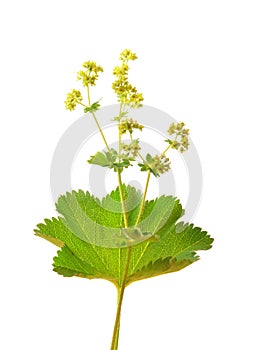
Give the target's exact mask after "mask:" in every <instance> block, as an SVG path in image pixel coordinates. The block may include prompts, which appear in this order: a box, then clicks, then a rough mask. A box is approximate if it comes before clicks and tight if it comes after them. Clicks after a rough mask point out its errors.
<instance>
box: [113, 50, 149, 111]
mask: <svg viewBox="0 0 254 350" xmlns="http://www.w3.org/2000/svg"><path fill="white" fill-rule="evenodd" d="M136 59H137V56H136V54H135V53H133V52H131V51H130V50H124V51H123V52H122V53H121V55H120V60H121V61H122V65H121V66H116V67H115V68H114V70H113V74H114V75H115V76H116V80H115V81H114V82H113V83H112V88H113V90H114V91H115V93H116V95H117V97H118V101H119V103H121V104H124V105H128V106H130V107H131V108H138V107H141V106H142V101H143V100H144V98H143V95H142V93H140V92H138V91H137V88H136V87H135V86H132V85H131V84H130V83H129V81H128V72H129V65H128V63H129V61H130V60H131V61H134V60H136Z"/></svg>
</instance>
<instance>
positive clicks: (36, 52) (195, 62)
mask: <svg viewBox="0 0 254 350" xmlns="http://www.w3.org/2000/svg"><path fill="white" fill-rule="evenodd" d="M0 7H1V8H0V27H1V28H0V30H1V56H0V57H1V65H0V84H1V107H0V108H1V129H0V130H1V137H0V141H1V158H0V159H1V187H2V188H1V203H2V206H1V254H0V259H1V299H0V302H1V311H0V315H1V316H0V317H1V333H2V335H1V339H0V347H1V349H4V350H10V349H11V350H12V349H15V350H16V349H37V350H42V349H43V350H44V349H62V350H64V349H70V348H71V349H76V350H79V349H80V350H81V349H88V350H93V349H94V350H104V349H109V344H110V338H111V331H112V326H113V321H114V316H115V315H114V313H115V298H116V293H115V290H114V287H113V285H111V284H110V283H108V282H106V281H96V280H95V281H88V280H83V279H78V278H70V279H67V278H62V277H61V276H59V275H57V274H55V273H53V272H51V262H52V257H53V256H54V254H55V252H56V247H54V246H53V245H50V244H49V243H47V242H46V241H43V240H41V239H39V238H37V237H34V236H33V229H34V227H35V225H36V224H37V223H38V222H41V221H42V220H43V218H44V217H50V216H53V215H55V214H56V213H55V210H54V206H53V203H52V198H51V193H50V188H49V170H50V163H51V158H52V154H53V152H54V149H55V146H56V144H57V142H58V140H59V138H60V137H61V135H62V134H63V133H64V131H65V130H66V129H67V128H68V127H69V126H70V125H71V123H72V122H73V121H74V120H76V119H77V118H79V117H80V116H81V111H77V112H74V113H69V112H67V111H65V109H64V105H63V100H64V99H65V94H66V92H67V91H68V90H69V89H70V88H72V87H74V86H76V85H75V84H76V82H75V72H76V71H77V70H79V68H80V64H81V63H82V62H83V61H84V60H87V59H94V60H96V61H97V62H99V63H100V64H101V65H103V67H104V69H105V73H104V75H103V79H101V81H100V83H99V84H98V89H97V92H98V96H99V97H101V96H103V104H104V105H107V104H111V103H115V98H114V95H113V93H112V92H111V90H110V85H111V81H112V78H111V69H112V65H115V64H116V62H117V57H118V55H119V53H120V51H121V50H122V49H124V48H131V49H132V50H133V51H135V52H136V53H137V54H138V57H139V60H138V61H136V62H135V65H133V73H132V74H133V75H132V79H133V80H135V83H136V85H137V86H138V88H139V89H140V90H141V91H142V92H143V94H144V97H145V103H146V104H148V105H151V106H154V107H156V108H159V109H161V110H164V111H167V112H168V113H169V114H170V115H172V116H173V117H174V118H176V119H178V120H184V121H185V122H186V124H187V125H188V126H190V128H191V135H192V139H193V141H194V142H195V145H196V147H197V148H198V151H199V154H200V158H201V161H202V166H203V173H204V174H203V175H204V191H203V197H202V202H201V205H200V208H199V211H198V213H197V215H196V217H195V220H194V221H195V224H196V225H198V226H201V227H203V228H205V229H207V230H208V231H209V233H210V234H211V235H212V236H213V237H214V238H215V243H214V247H213V249H212V250H210V251H208V252H204V254H202V259H201V260H200V261H199V262H197V263H195V264H193V265H192V266H190V267H189V268H186V269H185V270H183V271H181V272H179V273H175V274H171V275H165V276H162V277H158V278H155V279H151V280H146V281H143V282H139V283H137V284H134V285H132V286H131V287H129V289H127V291H126V299H125V302H124V307H123V319H122V328H121V338H120V344H119V350H129V349H133V350H138V349H148V350H152V349H162V350H164V349H165V350H166V349H174V350H183V349H186V348H188V349H190V350H191V349H195V350H201V349H206V350H210V349H232V348H233V349H244V350H252V349H253V348H254V340H253V334H251V332H253V322H254V320H253V313H254V309H253V292H254V290H253V284H252V282H253V243H254V239H253V237H254V230H253V224H252V221H253V194H254V193H253V178H254V177H253V122H252V121H253V117H254V103H253V93H254V64H253V62H254V48H253V34H254V22H253V16H254V8H253V2H252V1H246V0H241V1H234V0H231V1H226V0H214V1H201V0H200V1H197V0H194V1H183V0H179V1H161V0H157V1H149V0H147V1H137V0H136V1H132V0H129V1H119V0H118V1H112V0H108V1H75V0H74V1H64V0H61V1H56V0H55V1H47V0H44V1H28V0H24V1H8V2H7V1H5V2H2V3H1V6H0ZM134 67H135V68H134ZM134 72H135V73H134Z"/></svg>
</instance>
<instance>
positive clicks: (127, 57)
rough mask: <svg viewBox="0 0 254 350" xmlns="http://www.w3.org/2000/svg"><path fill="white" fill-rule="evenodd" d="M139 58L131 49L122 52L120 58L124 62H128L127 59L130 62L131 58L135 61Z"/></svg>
mask: <svg viewBox="0 0 254 350" xmlns="http://www.w3.org/2000/svg"><path fill="white" fill-rule="evenodd" d="M137 58H138V57H137V55H136V54H135V53H134V52H132V51H131V50H129V49H125V50H123V51H122V52H121V54H120V60H121V61H123V62H126V61H127V62H128V61H129V60H132V61H134V60H136V59H137Z"/></svg>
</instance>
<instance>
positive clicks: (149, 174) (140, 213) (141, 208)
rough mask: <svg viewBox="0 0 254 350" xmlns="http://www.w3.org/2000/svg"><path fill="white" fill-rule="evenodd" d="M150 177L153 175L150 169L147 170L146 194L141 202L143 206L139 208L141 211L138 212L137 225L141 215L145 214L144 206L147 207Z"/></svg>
mask: <svg viewBox="0 0 254 350" xmlns="http://www.w3.org/2000/svg"><path fill="white" fill-rule="evenodd" d="M150 177H151V171H150V170H148V172H147V179H146V186H145V191H144V194H143V198H142V202H141V206H140V209H139V213H138V217H137V220H136V223H135V226H137V224H138V223H139V221H140V218H141V216H142V214H143V210H144V207H145V202H146V195H147V190H148V185H149V181H150Z"/></svg>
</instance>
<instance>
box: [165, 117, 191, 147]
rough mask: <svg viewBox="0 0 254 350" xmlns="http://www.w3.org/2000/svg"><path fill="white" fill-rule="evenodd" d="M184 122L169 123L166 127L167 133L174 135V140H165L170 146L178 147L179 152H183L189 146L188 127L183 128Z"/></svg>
mask: <svg viewBox="0 0 254 350" xmlns="http://www.w3.org/2000/svg"><path fill="white" fill-rule="evenodd" d="M184 126H185V124H184V123H183V122H181V123H177V124H175V123H171V124H170V126H169V129H168V133H169V135H175V139H174V140H167V142H169V143H170V144H171V147H172V148H175V149H179V150H180V152H184V151H186V150H187V149H188V147H189V139H188V135H189V129H185V128H184Z"/></svg>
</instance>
